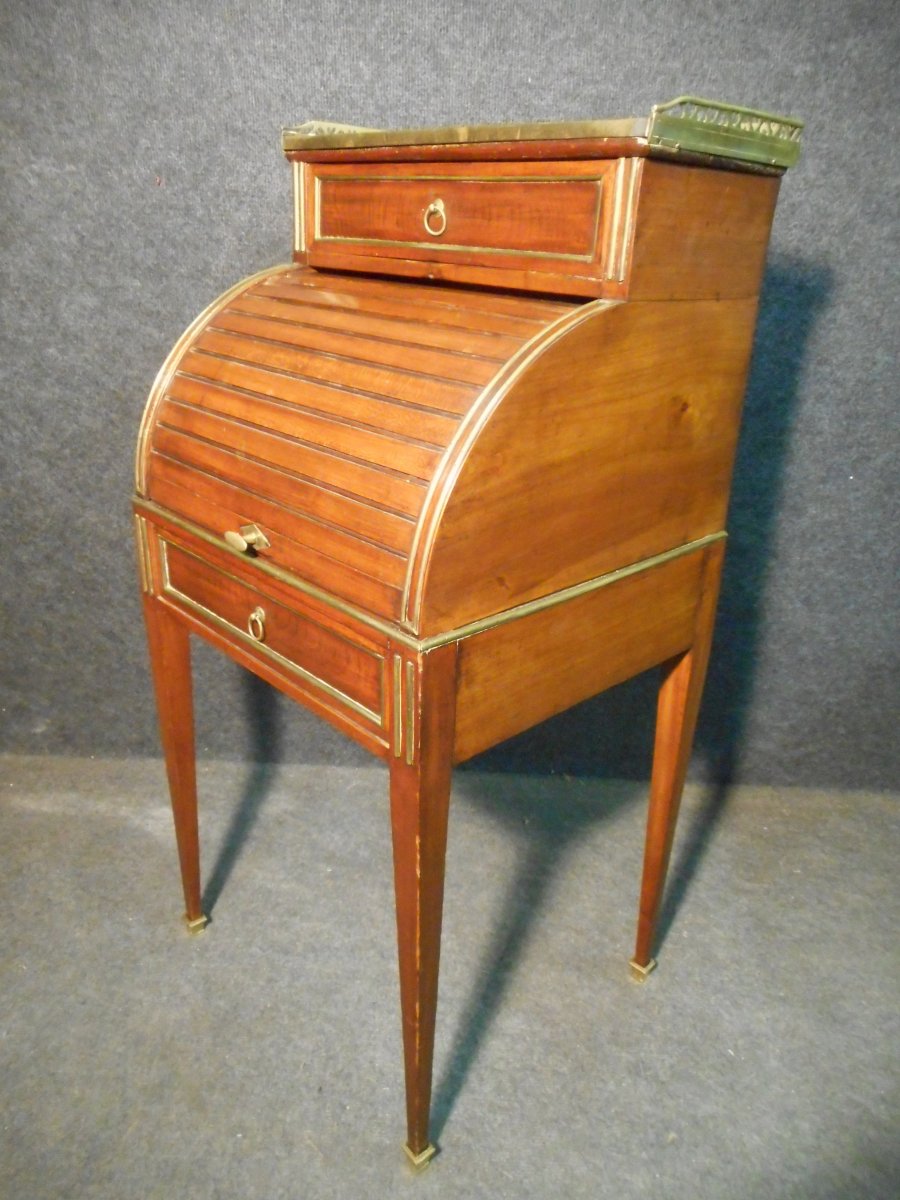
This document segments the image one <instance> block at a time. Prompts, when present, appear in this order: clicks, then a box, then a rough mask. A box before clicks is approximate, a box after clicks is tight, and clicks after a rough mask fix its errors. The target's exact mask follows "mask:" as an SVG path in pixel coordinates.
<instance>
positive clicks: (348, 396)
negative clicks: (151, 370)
mask: <svg viewBox="0 0 900 1200" xmlns="http://www.w3.org/2000/svg"><path fill="white" fill-rule="evenodd" d="M180 370H181V371H182V372H184V373H185V374H189V375H197V376H201V377H202V378H203V379H206V380H210V381H212V382H216V383H222V384H225V385H227V386H228V387H234V388H238V389H239V390H241V391H245V392H253V393H255V394H256V395H260V396H271V398H272V399H273V400H284V401H285V402H286V403H288V404H296V405H298V407H300V408H312V409H316V410H317V411H322V412H333V413H335V414H336V415H337V414H341V415H343V413H341V409H342V408H343V410H344V413H346V414H347V415H348V416H349V417H350V418H351V419H354V418H352V414H353V413H354V412H356V413H358V414H360V416H361V415H362V414H363V413H364V412H365V413H366V414H367V415H368V416H369V417H370V418H371V420H367V421H363V422H361V423H362V424H372V425H374V424H375V423H376V414H377V420H378V421H379V422H380V423H381V424H382V427H384V428H390V427H391V426H392V425H398V426H400V427H401V428H402V427H403V426H404V425H405V423H406V421H407V420H417V419H418V417H419V415H420V414H421V415H423V416H424V417H425V418H426V419H425V420H424V422H423V426H424V427H425V428H428V429H429V433H430V437H431V438H432V439H433V440H434V442H435V443H436V444H440V443H441V441H443V439H444V438H445V437H447V436H448V435H449V436H452V434H450V432H449V431H450V429H451V426H450V425H448V424H446V422H453V423H454V424H455V423H456V422H457V421H458V420H459V416H460V414H459V413H454V412H450V411H446V410H444V411H438V410H435V409H433V408H420V407H418V406H416V405H412V404H409V403H407V402H406V401H403V400H392V399H390V398H389V397H384V396H368V395H367V394H366V393H365V392H359V391H356V390H354V389H353V388H349V387H344V386H341V385H331V384H328V383H321V382H317V381H316V380H314V379H298V378H297V377H296V376H295V375H285V374H281V373H279V372H277V371H270V370H268V369H267V368H266V367H261V366H257V365H256V364H255V363H240V362H233V361H232V360H230V359H225V358H217V357H216V356H215V355H209V354H198V353H196V352H195V351H193V350H189V351H188V353H187V354H185V356H184V357H183V358H182V360H181V363H180ZM342 397H345V398H344V399H342ZM363 399H369V400H372V401H374V403H375V405H376V407H375V408H368V407H364V406H363V405H362V400H363ZM392 413H393V415H391V414H392ZM429 413H433V414H434V415H435V416H436V417H437V418H438V421H437V423H436V424H435V423H433V422H429V421H428V420H427V415H428V414H429ZM426 440H428V439H426Z"/></svg>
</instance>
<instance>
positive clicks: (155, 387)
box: [134, 263, 294, 496]
mask: <svg viewBox="0 0 900 1200" xmlns="http://www.w3.org/2000/svg"><path fill="white" fill-rule="evenodd" d="M291 270H294V264H293V263H281V264H280V265H278V266H275V267H266V268H265V270H263V271H255V272H254V273H253V274H252V275H248V276H247V277H246V278H245V279H242V280H240V282H239V283H236V284H235V285H234V287H230V288H228V290H227V291H224V292H222V294H221V295H220V296H217V297H216V298H215V300H213V302H212V303H211V304H208V305H207V306H206V308H204V310H203V312H201V313H200V315H199V316H197V317H195V318H194V320H193V321H191V323H190V325H188V327H187V329H185V331H184V333H182V335H181V337H180V338H179V339H178V341H177V342H176V343H175V345H174V346H173V347H172V349H171V350H170V351H169V353H168V356H167V357H166V360H165V362H164V363H163V365H162V366H161V367H160V369H159V371H158V373H157V375H156V378H155V379H154V381H153V384H152V386H151V388H150V394H149V395H148V397H147V403H146V404H145V405H144V412H143V415H142V417H141V424H140V427H139V429H138V438H137V452H136V454H135V460H134V485H135V490H136V492H137V494H138V495H139V496H143V495H144V493H145V491H146V490H147V440H148V438H149V436H150V428H151V426H152V425H153V420H154V418H155V416H156V410H157V408H159V406H160V404H161V403H162V400H163V397H164V396H165V394H166V390H167V389H168V386H169V383H170V382H171V379H172V376H173V375H174V374H175V371H176V370H177V368H178V364H179V362H180V361H181V358H182V356H183V355H184V354H186V353H187V350H188V347H189V346H190V344H191V342H192V341H193V339H194V337H195V336H196V335H197V333H199V332H200V330H201V328H202V327H203V326H204V325H205V324H206V322H207V321H208V320H209V319H210V318H211V317H212V316H213V315H214V314H215V313H216V312H217V310H218V309H220V308H224V307H225V305H226V304H228V303H229V301H231V300H233V299H234V298H235V297H236V296H239V295H240V294H241V292H243V291H246V289H247V288H250V287H252V286H253V284H254V283H259V282H260V280H262V279H265V278H266V277H267V276H269V275H277V274H280V273H281V272H283V271H291Z"/></svg>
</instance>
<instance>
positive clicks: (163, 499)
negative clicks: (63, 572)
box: [150, 459, 400, 616]
mask: <svg viewBox="0 0 900 1200" xmlns="http://www.w3.org/2000/svg"><path fill="white" fill-rule="evenodd" d="M151 464H153V465H155V463H154V460H153V459H151ZM150 498H151V499H152V500H155V501H156V502H157V503H158V504H161V505H163V507H164V508H168V509H171V511H173V512H176V513H179V514H181V515H182V516H184V517H187V518H188V520H190V521H194V522H195V523H196V524H197V525H200V526H202V527H203V528H205V529H209V530H211V531H212V532H213V533H218V534H219V535H220V536H221V534H222V533H224V531H225V530H226V529H235V528H237V526H239V525H242V524H248V523H249V522H250V521H251V520H252V517H251V516H250V515H249V514H247V513H245V512H239V511H235V510H234V509H231V508H228V507H225V506H220V505H215V504H212V503H211V502H210V501H209V500H207V499H206V498H205V497H201V496H198V495H197V494H196V493H195V492H192V491H188V490H187V489H185V488H182V487H178V486H177V484H174V483H172V482H171V481H170V480H168V479H166V478H164V477H161V476H160V475H159V474H155V475H153V474H152V475H151V479H150ZM278 565H279V566H281V567H284V568H285V570H288V571H292V572H294V574H296V575H297V576H299V577H300V578H301V579H304V580H307V581H308V582H310V583H313V584H315V585H316V586H318V587H320V588H323V589H324V590H325V591H327V592H331V593H332V594H334V595H336V596H342V597H343V598H344V599H345V600H350V601H352V602H353V603H354V604H358V605H359V606H360V608H365V609H367V610H368V611H369V612H375V613H382V614H386V615H391V616H393V615H396V614H397V613H398V612H399V604H400V591H399V590H398V589H397V588H394V587H390V586H389V585H388V584H386V583H383V582H381V581H380V580H378V579H373V578H372V577H371V576H369V575H365V574H363V573H362V572H361V571H355V570H353V569H352V568H351V567H348V566H347V565H346V564H345V563H342V562H338V561H337V560H336V559H332V558H327V557H326V556H325V555H323V554H320V553H318V552H317V551H315V550H312V549H310V548H308V547H306V546H300V545H298V544H297V543H295V542H291V541H290V540H289V539H287V538H282V539H280V543H279V548H278Z"/></svg>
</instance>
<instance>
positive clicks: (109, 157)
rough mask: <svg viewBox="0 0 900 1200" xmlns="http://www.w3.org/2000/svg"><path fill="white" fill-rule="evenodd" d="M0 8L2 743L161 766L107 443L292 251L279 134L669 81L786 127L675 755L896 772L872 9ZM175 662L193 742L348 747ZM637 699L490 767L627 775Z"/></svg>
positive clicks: (274, 701)
mask: <svg viewBox="0 0 900 1200" xmlns="http://www.w3.org/2000/svg"><path fill="white" fill-rule="evenodd" d="M0 12H2V18H0V20H2V29H0V34H2V36H0V56H2V58H0V61H2V96H3V99H2V122H3V123H2V136H3V140H4V149H3V174H4V187H3V212H2V220H3V270H4V278H3V289H2V298H0V303H2V306H3V345H2V360H0V366H2V371H3V384H2V391H0V397H2V399H0V403H2V414H0V421H2V423H0V439H2V463H0V469H2V476H0V480H2V489H3V508H2V512H3V522H2V559H0V561H2V604H3V629H2V635H3V694H2V698H0V707H2V737H0V747H2V748H5V749H12V750H22V751H28V752H31V753H80V754H84V753H96V754H100V753H103V754H117V753H122V754H126V753H127V754H135V753H138V754H141V753H156V752H157V745H156V739H155V725H154V715H153V710H152V706H151V701H150V690H149V683H148V679H147V674H146V660H145V655H144V648H143V640H142V638H143V634H142V629H141V624H140V613H139V607H138V597H137V589H136V582H135V569H134V561H133V554H132V548H131V541H130V538H131V526H130V519H129V511H128V499H129V495H130V491H131V463H132V447H133V443H134V438H135V433H136V430H137V425H138V420H139V417H140V413H141V409H142V405H143V402H144V399H145V396H146V393H147V390H148V388H149V386H150V383H151V381H152V379H153V376H154V374H155V372H156V370H157V368H158V366H159V364H160V363H161V361H162V359H163V357H164V356H165V354H166V352H167V350H168V349H169V347H170V346H171V344H172V342H173V341H174V340H175V338H176V337H177V336H178V334H179V333H180V331H181V330H182V328H183V327H184V326H185V325H186V324H187V323H188V321H189V320H190V319H191V318H192V317H193V316H194V315H195V314H196V313H197V312H198V311H199V310H200V309H201V308H202V307H204V306H205V305H206V304H207V303H208V301H209V300H210V299H212V297H213V296H215V295H216V294H217V293H218V292H220V291H221V290H222V289H223V288H224V287H226V286H227V285H229V284H231V283H233V282H234V281H236V280H237V279H239V278H240V277H241V276H242V275H245V274H247V273H249V272H250V271H253V270H256V269H258V268H259V267H261V266H265V265H267V264H269V263H274V262H278V261H283V260H284V259H285V258H286V257H287V256H288V253H289V239H290V201H289V192H288V170H287V167H286V165H285V164H284V162H283V160H282V158H281V155H280V152H279V149H278V135H279V129H280V126H281V125H282V124H288V123H294V122H298V121H300V120H303V119H305V118H308V117H311V116H325V117H334V118H336V119H341V120H347V121H354V122H359V123H363V124H371V125H385V124H386V125H412V124H432V123H442V122H449V121H465V120H481V121H487V120H490V121H494V120H503V119H518V118H524V119H540V118H566V117H586V116H614V115H627V114H629V113H645V112H646V111H647V109H648V107H649V105H650V104H651V103H653V102H654V101H658V100H665V99H669V98H671V97H672V96H674V95H676V94H678V93H680V92H683V91H694V92H696V93H699V94H701V95H710V96H713V97H717V98H721V99H728V100H735V101H737V102H740V103H745V104H754V105H759V106H761V107H765V108H770V109H773V110H775V111H783V112H787V113H794V114H796V115H798V116H801V117H803V118H805V119H806V120H807V122H808V129H807V134H806V149H805V151H804V155H803V158H802V161H801V165H800V166H799V167H798V168H796V169H795V170H793V171H791V172H789V173H788V175H787V176H786V178H785V181H784V185H783V187H782V195H781V201H780V206H779V210H778V213H777V216H776V222H775V230H774V236H773V242H772V248H771V253H770V258H769V270H768V274H767V279H766V286H765V291H764V296H763V307H762V314H761V320H760V326H759V332H758V337H757V346H756V355H755V359H754V365H753V370H752V377H751V382H750V389H749V395H748V404H747V411H746V419H745V426H744V433H743V437H742V442H741V450H740V456H739V462H738V469H737V478H736V485H735V497H734V503H733V506H732V516H731V530H732V540H731V544H730V551H729V558H728V567H727V575H726V581H725V590H724V595H723V600H722V606H721V612H720V620H719V624H718V630H717V637H716V646H715V650H714V654H715V661H714V664H713V667H712V671H711V677H710V682H709V685H708V691H707V697H706V702H705V704H704V710H703V716H702V724H701V730H700V734H699V741H698V750H699V754H698V764H700V763H705V764H710V763H712V764H715V765H716V769H717V770H720V771H723V772H724V773H726V774H733V773H735V772H736V773H737V774H738V775H739V776H740V777H742V778H743V779H747V780H753V781H769V782H785V783H786V782H792V783H806V784H832V785H842V786H850V787H854V786H855V787H880V786H885V785H891V784H893V785H896V784H897V782H898V778H900V771H898V769H897V767H898V761H897V739H896V734H895V728H894V726H895V722H896V712H897V695H896V678H897V648H896V647H897V637H896V634H897V621H896V575H897V570H896V568H897V560H896V530H897V527H898V524H900V522H898V512H897V501H896V490H895V489H893V488H892V482H893V481H892V478H891V468H892V466H894V465H895V458H894V461H892V456H891V448H892V445H893V447H894V449H896V444H897V438H896V432H897V421H896V363H895V359H894V338H895V335H896V328H895V321H896V312H895V308H896V302H897V299H898V295H897V292H898V289H897V275H896V270H897V268H896V263H897V261H898V253H897V251H898V247H897V226H896V223H895V221H894V219H893V218H894V210H895V206H896V197H897V194H898V178H897V175H898V172H897V150H896V138H895V136H894V133H893V130H892V128H891V126H890V124H889V123H886V117H885V114H890V113H894V112H896V106H897V101H898V98H900V97H898V94H897V85H896V64H897V62H898V61H900V38H898V32H900V27H898V23H900V19H898V8H897V6H896V5H895V4H892V3H889V2H888V0H883V2H882V3H871V2H870V3H866V2H861V0H857V2H852V0H850V2H848V0H812V2H810V3H806V4H802V5H800V4H789V3H786V2H781V3H779V2H774V3H772V2H770V3H765V2H760V0H751V2H748V3H746V4H741V5H737V4H734V5H729V4H727V3H725V4H723V3H718V4H713V3H707V2H701V0H693V2H690V0H669V2H668V3H666V4H664V5H663V4H647V3H643V4H640V3H636V2H632V3H623V2H621V0H618V2H616V3H609V4H606V3H588V2H585V0H579V2H575V3H563V4H561V3H553V2H549V3H535V2H532V3H525V2H520V3H511V2H510V0H492V2H491V3H489V4H485V3H472V2H468V0H467V2H465V3H460V2H454V0H443V2H442V3H434V2H433V0H418V2H417V3H414V4H409V5H400V4H375V3H370V4H365V3H346V2H345V3H335V4H326V3H321V2H318V0H316V2H310V3H305V4H299V3H297V4H285V3H281V4H279V3H257V4H253V3H212V2H207V3H200V2H197V0H195V2H190V3H185V2H183V0H182V2H181V3H173V2H166V3H153V2H152V0H150V2H147V0H145V2H143V3H136V2H128V0H123V2H121V3H115V2H111V0H110V2H106V3H104V2H102V0H93V2H91V0H69V2H66V3H62V2H57V3H53V2H51V0H31V2H24V0H5V3H2V4H0ZM196 665H197V691H198V732H199V745H200V748H201V751H202V752H203V753H206V754H210V755H218V756H222V755H232V754H233V755H241V756H243V755H254V754H256V755H261V756H264V757H268V756H274V757H278V756H280V757H282V758H300V759H305V760H307V761H345V762H356V761H363V760H364V756H363V755H362V752H359V753H357V751H356V750H355V749H354V748H353V747H351V746H349V745H348V744H347V743H346V742H345V741H344V740H343V739H342V738H340V737H339V736H338V735H337V734H333V733H332V732H331V731H330V730H329V729H328V728H327V727H325V726H324V725H323V724H320V723H318V722H317V721H315V720H314V719H313V718H311V717H307V716H306V715H305V714H303V713H301V712H299V711H298V710H295V709H293V708H291V707H290V706H289V705H287V703H286V702H283V701H282V700H281V699H280V698H278V697H275V696H274V694H272V693H270V692H269V691H268V689H266V688H264V687H263V686H262V685H259V684H257V683H255V682H254V681H251V680H250V677H249V676H245V675H243V673H241V672H240V671H239V670H238V669H237V668H236V667H234V666H232V665H231V664H229V663H227V662H225V661H224V660H222V659H220V658H219V657H218V656H217V655H215V654H213V652H211V651H209V650H206V649H202V648H201V649H199V650H198V652H197V655H196ZM651 697H652V680H650V679H647V678H642V679H640V680H637V681H635V682H633V683H631V684H628V685H626V686H624V687H622V688H618V689H615V690H614V691H613V692H611V693H608V694H607V695H606V696H604V697H602V698H600V699H598V700H595V701H592V702H590V703H588V704H586V705H583V706H581V707H580V708H578V709H576V710H573V711H572V712H570V713H568V714H565V715H563V716H562V717H559V718H557V719H556V720H555V721H553V722H550V723H549V724H548V725H546V726H544V727H542V728H540V729H538V730H535V731H532V732H531V733H529V734H527V735H525V736H523V737H521V738H519V739H517V740H516V741H514V742H512V743H509V744H508V745H506V746H504V747H501V748H499V749H497V750H495V751H494V752H492V754H491V755H490V756H489V762H490V764H491V765H493V766H495V767H496V768H497V769H508V768H511V767H516V768H517V769H525V770H531V771H546V770H558V771H571V772H576V773H577V772H585V773H588V772H590V773H612V774H623V775H631V776H641V775H643V774H644V773H645V771H646V768H647V758H648V755H649V748H650V730H651ZM248 716H249V718H250V719H248ZM482 765H484V764H483V760H482Z"/></svg>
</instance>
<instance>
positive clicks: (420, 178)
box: [294, 164, 605, 263]
mask: <svg viewBox="0 0 900 1200" xmlns="http://www.w3.org/2000/svg"><path fill="white" fill-rule="evenodd" d="M294 165H295V166H296V165H297V164H294ZM604 179H605V175H604V174H600V175H547V176H541V178H540V179H529V178H527V177H525V176H522V175H464V176H463V175H434V174H418V173H416V174H415V175H403V176H397V175H368V174H367V175H332V176H328V175H327V173H326V172H322V173H318V172H317V173H316V186H315V191H314V193H313V196H314V205H313V207H314V210H315V225H314V235H313V236H314V240H315V241H317V242H326V243H331V244H337V245H348V246H399V247H404V248H406V249H410V250H448V251H451V252H454V251H455V252H456V253H460V252H465V253H472V254H504V255H507V256H512V255H521V256H522V257H525V258H546V259H552V260H553V261H558V262H580V263H592V262H594V261H595V260H596V258H597V246H598V242H599V238H600V213H601V211H602V208H603V183H604ZM323 180H324V182H326V183H328V184H329V186H331V187H334V186H340V184H342V183H360V182H363V183H394V184H404V183H445V184H453V183H513V184H520V185H525V186H529V187H534V186H535V185H543V184H548V183H550V184H552V183H593V184H595V185H596V190H597V195H596V200H595V203H594V214H593V217H592V218H591V221H592V230H593V242H592V244H591V248H590V251H589V252H588V253H587V254H571V253H559V254H557V253H553V252H551V251H547V250H517V249H516V248H515V247H506V246H475V245H469V244H467V243H463V242H459V243H457V242H441V241H435V240H432V241H430V242H421V241H419V242H416V241H402V240H399V239H395V238H380V237H342V236H338V235H336V234H325V233H322V183H323Z"/></svg>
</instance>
